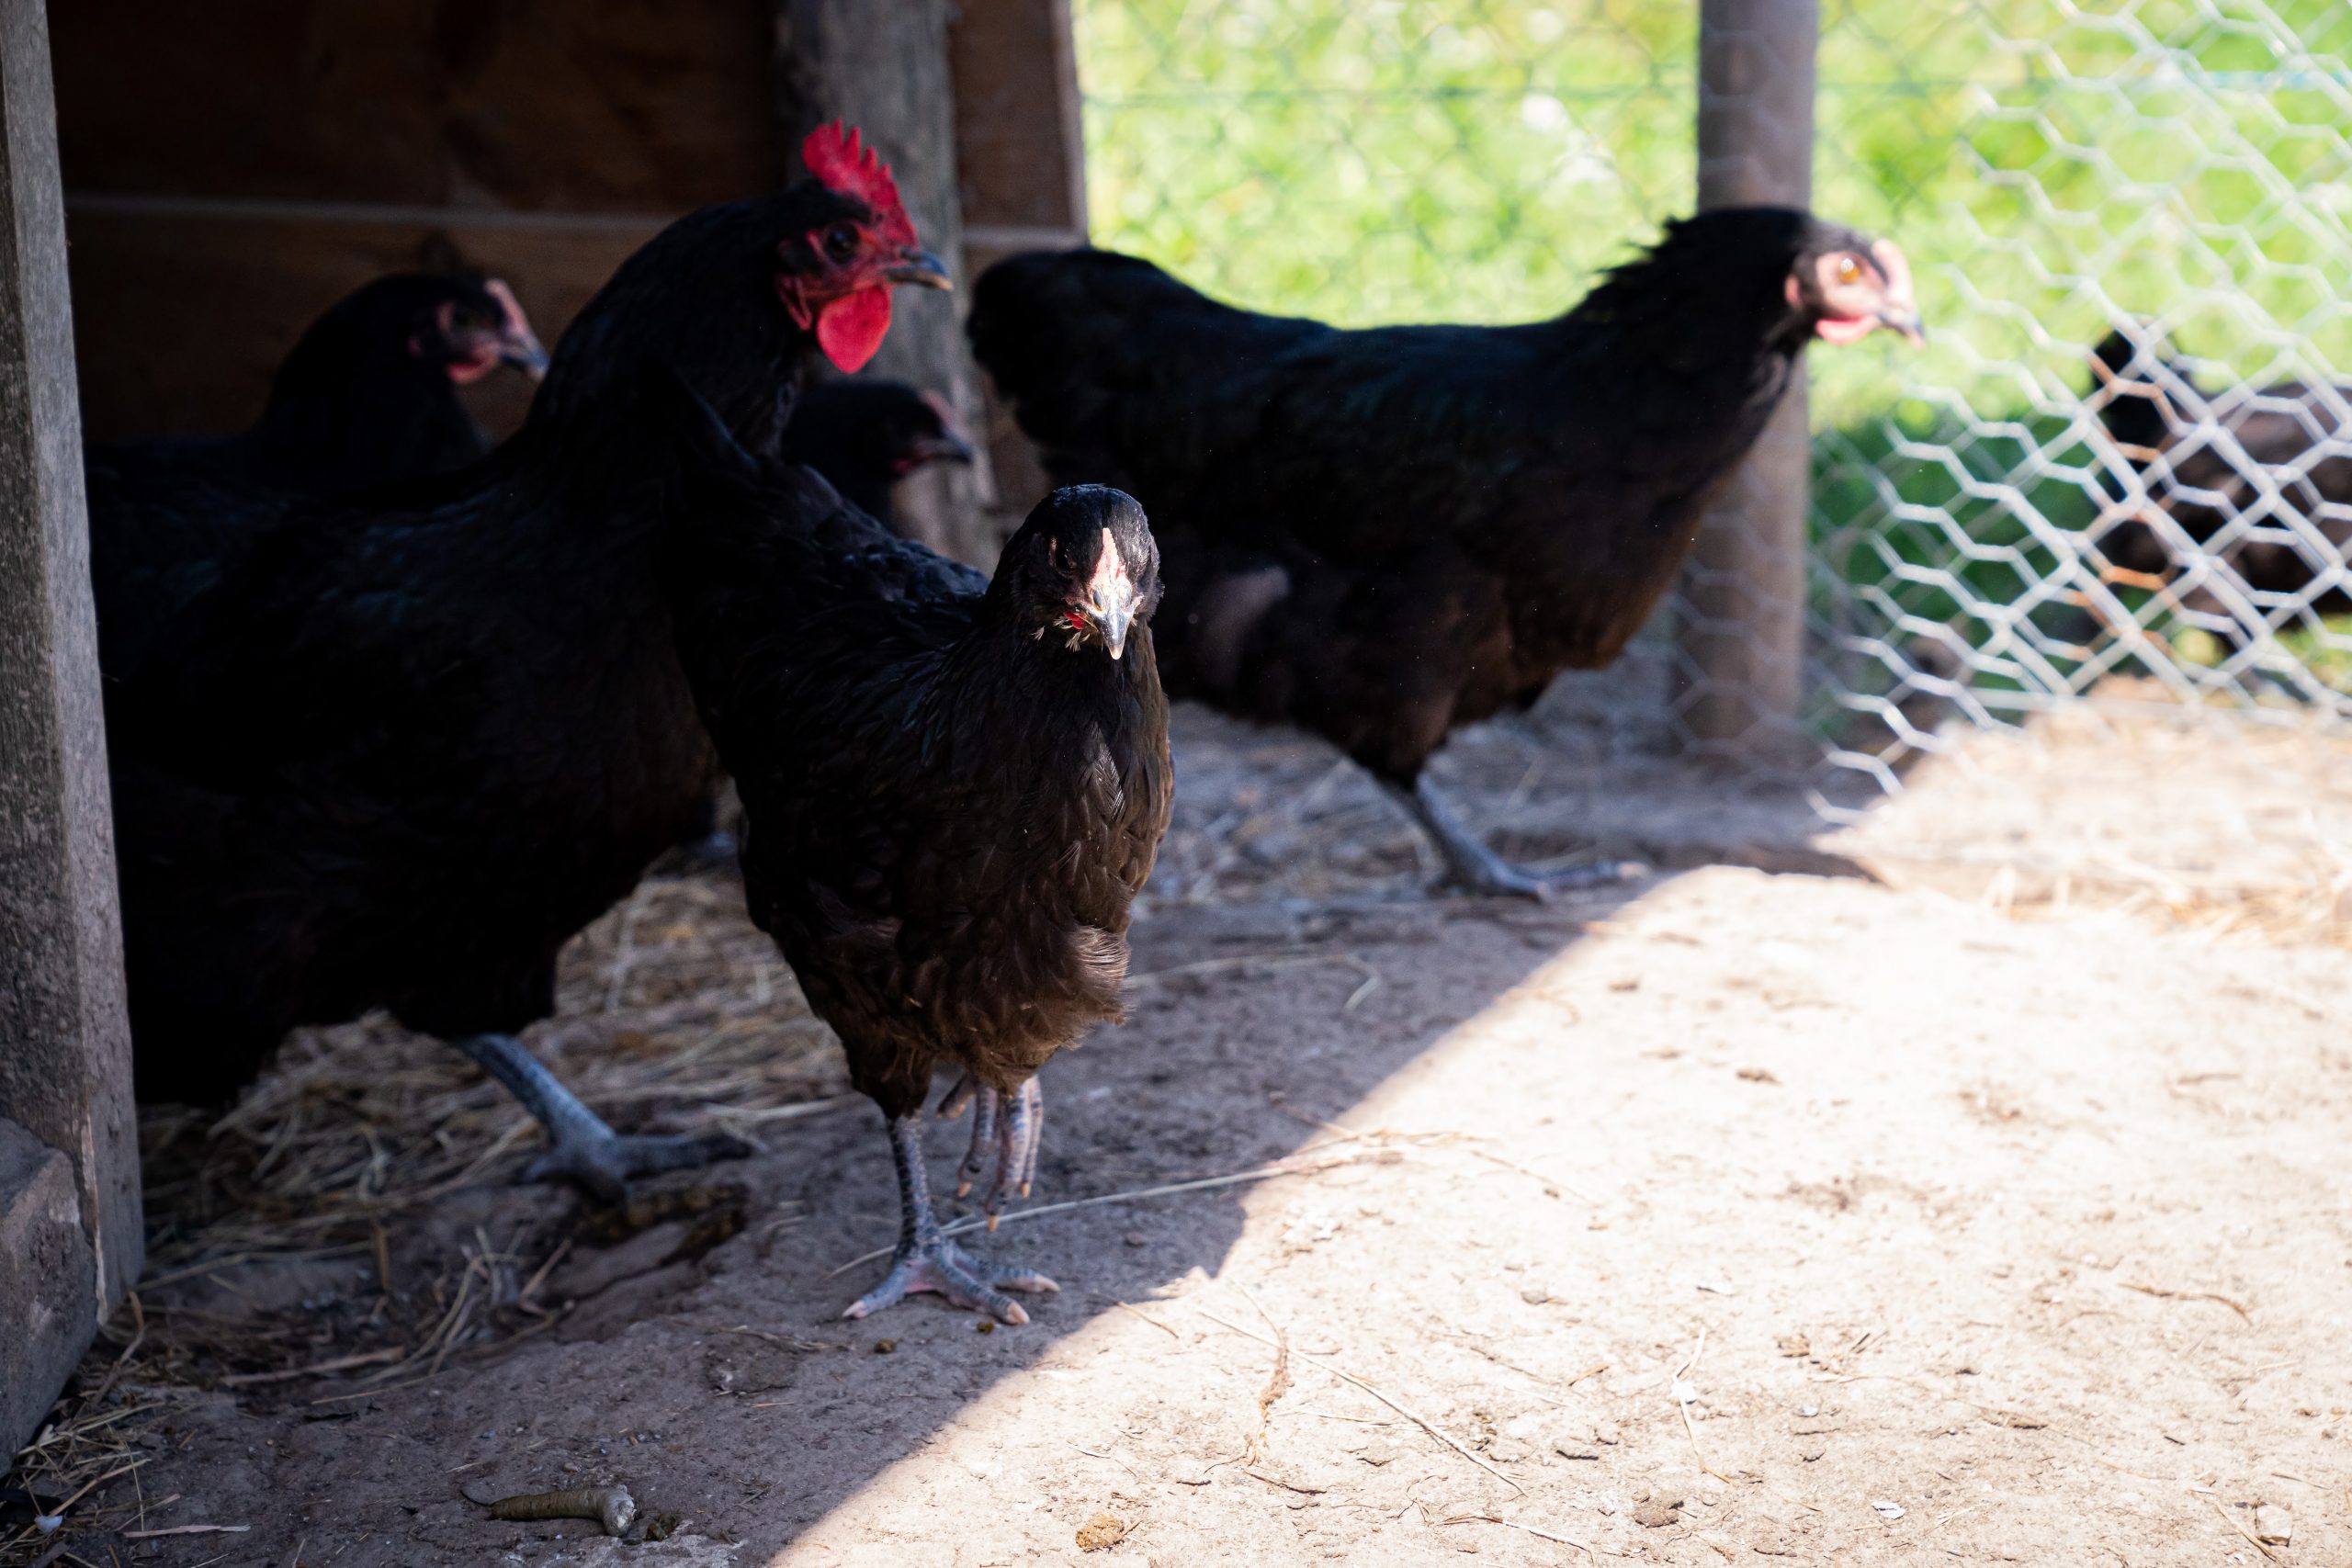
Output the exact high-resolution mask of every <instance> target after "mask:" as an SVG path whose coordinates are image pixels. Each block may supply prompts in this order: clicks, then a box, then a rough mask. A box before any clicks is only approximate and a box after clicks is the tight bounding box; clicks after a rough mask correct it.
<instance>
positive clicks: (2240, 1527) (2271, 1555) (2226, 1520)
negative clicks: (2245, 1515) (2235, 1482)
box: [2198, 1492, 2278, 1562]
mask: <svg viewBox="0 0 2352 1568" xmlns="http://www.w3.org/2000/svg"><path fill="white" fill-rule="evenodd" d="M2198 1495H2199V1496H2200V1497H2203V1498H2204V1499H2205V1501H2206V1502H2207V1503H2209V1504H2211V1505H2212V1508H2213V1511H2214V1512H2215V1513H2217V1514H2219V1515H2221V1516H2222V1523H2223V1524H2225V1525H2227V1526H2229V1527H2230V1528H2231V1529H2233V1530H2235V1531H2237V1532H2238V1534H2240V1535H2242V1536H2244V1537H2245V1543H2246V1544H2247V1545H2248V1546H2251V1547H2252V1548H2254V1549H2255V1550H2256V1551H2259V1552H2260V1553H2262V1555H2263V1556H2264V1557H2265V1558H2267V1559H2268V1560H2269V1561H2270V1562H2278V1553H2277V1552H2275V1551H2271V1550H2270V1549H2269V1548H2268V1547H2267V1546H2265V1545H2264V1544H2263V1543H2262V1538H2261V1537H2260V1536H2258V1535H2256V1534H2255V1533H2254V1532H2253V1531H2252V1530H2250V1529H2246V1528H2245V1525H2244V1524H2242V1523H2241V1522H2239V1520H2238V1519H2237V1518H2236V1517H2234V1516H2233V1515H2232V1514H2231V1512H2230V1511H2229V1510H2228V1509H2227V1508H2224V1507H2223V1506H2222V1500H2221V1499H2220V1498H2219V1497H2216V1496H2214V1495H2212V1494H2211V1493H2210V1492H2200V1493H2199V1494H2198Z"/></svg>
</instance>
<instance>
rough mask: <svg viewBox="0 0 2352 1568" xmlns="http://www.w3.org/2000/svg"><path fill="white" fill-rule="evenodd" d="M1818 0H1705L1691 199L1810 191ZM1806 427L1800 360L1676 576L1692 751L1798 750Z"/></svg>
mask: <svg viewBox="0 0 2352 1568" xmlns="http://www.w3.org/2000/svg"><path fill="white" fill-rule="evenodd" d="M1819 29H1820V16H1819V9H1818V5H1817V0H1702V4H1701V6H1700V13H1699V206H1700V207H1701V209H1710V208H1718V207H1745V206H1753V205H1758V204H1770V205H1777V206H1784V207H1806V206H1809V205H1811V202H1812V199H1813V85H1814V83H1813V78H1814V44H1815V38H1816V36H1817V35H1818V32H1819ZM1812 450H1813V448H1812V439H1811V434H1810V430H1809V425H1808V423H1807V411H1806V398H1805V385H1804V377H1803V374H1802V372H1800V374H1799V376H1798V377H1797V378H1796V379H1795V381H1794V382H1793V383H1792V385H1791V386H1790V388H1789V392H1788V396H1787V397H1786V398H1785V399H1784V400H1782V401H1781V406H1780V408H1779V409H1778V410H1777V411H1776V412H1774V414H1773V416H1772V419H1771V422H1770V423H1769V424H1767V425H1766V426H1765V428H1764V433H1763V434H1762V435H1761V436H1760V437H1759V438H1758V441H1757V443H1756V446H1755V448H1754V449H1753V450H1752V451H1751V452H1750V453H1749V454H1748V457H1747V461H1746V462H1745V463H1743V464H1742V465H1741V466H1740V468H1739V469H1738V471H1737V472H1736V473H1735V474H1734V475H1733V476H1732V478H1731V480H1730V482H1729V483H1728V484H1727V485H1726V486H1725V487H1724V491H1723V493H1722V494H1721V496H1720V497H1719V498H1718V499H1717V500H1716V502H1715V504H1714V505H1713V508H1712V509H1710V511H1709V513H1708V515H1707V519H1706V521H1705V523H1704V524H1703V525H1702V528H1701V531H1700V535H1699V541H1698V545H1697V547H1696V548H1694V549H1693V550H1692V551H1691V559H1690V561H1689V563H1688V564H1687V565H1686V566H1685V568H1684V570H1683V576H1682V591H1681V595H1680V601H1679V609H1678V611H1677V623H1678V624H1677V626H1676V637H1677V641H1678V642H1679V645H1680V654H1681V658H1680V660H1679V661H1678V664H1679V679H1678V682H1677V683H1678V687H1679V690H1678V692H1677V694H1676V699H1675V701H1676V707H1677V711H1678V716H1679V719H1680V721H1681V726H1682V729H1683V733H1684V739H1685V743H1686V746H1687V747H1688V749H1690V750H1695V751H1698V752H1701V753H1712V754H1716V755H1723V756H1726V757H1737V756H1756V755H1759V754H1773V753H1782V752H1787V753H1791V754H1794V753H1796V752H1797V751H1799V750H1801V749H1802V740H1803V737H1802V735H1801V734H1800V732H1799V730H1798V728H1797V716H1798V713H1799V710H1800V708H1801V706H1802V705H1803V701H1804V603H1805V518H1806V509H1807V506H1808V504H1809V501H1810V497H1811V493H1812Z"/></svg>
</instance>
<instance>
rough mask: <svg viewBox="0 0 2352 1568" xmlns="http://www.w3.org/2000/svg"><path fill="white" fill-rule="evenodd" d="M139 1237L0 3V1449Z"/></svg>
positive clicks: (80, 663)
mask: <svg viewBox="0 0 2352 1568" xmlns="http://www.w3.org/2000/svg"><path fill="white" fill-rule="evenodd" d="M143 1250H144V1241H143V1238H142V1236H141V1232H140V1205H139V1135H138V1122H137V1119H136V1116H135V1114H134V1112H133V1110H132V1105H131V1085H130V1024H129V1018H128V1013H127V1010H126V1009H125V1006H124V1001H123V988H122V931H121V923H120V917H119V911H118V909H117V908H116V902H115V863H114V829H113V823H112V819H111V814H110V807H109V803H108V798H107V762H106V717H105V710H104V708H103V706H102V705H101V702H100V699H99V694H98V659H97V627H96V618H95V616H94V615H93V613H92V609H91V602H90V547H89V531H88V523H87V520H86V516H85V510H84V502H83V495H82V433H81V422H80V420H79V418H78V416H77V414H76V412H75V409H74V347H73V312H72V310H71V307H70V305H69V303H68V301H67V297H66V283H65V217H64V209H63V207H62V203H61V200H60V196H59V185H58V173H57V115H56V109H55V106H54V103H53V101H52V98H51V87H50V75H49V31H48V23H47V18H46V16H45V13H44V11H43V8H42V0H0V1444H5V1449H0V1451H6V1452H13V1451H14V1450H15V1449H16V1446H17V1443H19V1442H21V1441H22V1440H23V1438H24V1437H25V1436H26V1435H27V1434H28V1433H29V1432H30V1431H31V1429H32V1425H33V1423H34V1422H36V1421H38V1420H39V1419H40V1416H42V1415H43V1414H44V1413H45V1412H46V1411H47V1409H48V1407H49V1403H50V1401H51V1399H52V1398H54V1397H55V1395H56V1393H57V1389H58V1387H59V1386H60V1384H62V1382H63V1381H64V1379H65V1376H66V1374H67V1373H68V1372H70V1371H73V1368H74V1362H75V1361H76V1360H77V1359H79V1357H80V1356H81V1353H82V1351H83V1350H84V1349H85V1348H87V1347H88V1345H89V1343H90V1339H91V1337H92V1336H93V1334H95V1332H96V1327H97V1321H98V1317H99V1315H100V1314H101V1313H103V1312H104V1311H105V1310H106V1308H107V1307H108V1306H110V1305H111V1304H112V1303H115V1302H117V1301H119V1300H120V1299H121V1297H122V1294H123V1292H125V1291H127V1290H128V1289H129V1288H130V1283H131V1281H132V1280H135V1279H136V1278H137V1276H138V1273H139V1268H140V1262H141V1257H142V1256H143Z"/></svg>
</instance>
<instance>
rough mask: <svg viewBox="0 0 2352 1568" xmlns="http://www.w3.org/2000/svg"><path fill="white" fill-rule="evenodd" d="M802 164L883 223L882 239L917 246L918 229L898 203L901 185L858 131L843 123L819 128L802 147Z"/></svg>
mask: <svg viewBox="0 0 2352 1568" xmlns="http://www.w3.org/2000/svg"><path fill="white" fill-rule="evenodd" d="M800 161H801V162H802V163H804V164H808V165H809V173H810V174H812V175H816V176H817V178H818V180H819V182H820V183H821V184H822V185H823V186H825V188H826V189H828V190H835V191H839V192H841V193H842V195H843V196H854V197H857V199H858V200H860V201H862V202H864V203H865V205H866V206H867V207H868V208H870V209H872V210H873V212H874V216H875V217H876V218H877V219H879V220H881V225H882V234H883V237H884V238H885V239H887V240H888V241H890V242H891V243H894V244H901V245H911V244H913V243H915V226H914V225H913V224H912V223H910V222H909V221H908V220H907V210H906V209H905V208H904V207H902V206H900V205H899V182H898V181H896V180H894V179H892V178H891V177H890V166H889V165H888V164H885V163H884V162H883V161H882V158H881V154H879V153H877V152H875V151H874V149H872V148H871V147H868V146H865V144H864V143H863V142H862V141H859V139H858V134H857V131H856V130H855V128H854V127H852V126H849V125H845V124H843V123H842V121H840V120H838V119H837V120H835V121H833V122H832V123H831V125H820V126H819V127H818V128H817V129H816V130H812V131H810V132H809V140H807V141H803V142H802V143H801V144H800Z"/></svg>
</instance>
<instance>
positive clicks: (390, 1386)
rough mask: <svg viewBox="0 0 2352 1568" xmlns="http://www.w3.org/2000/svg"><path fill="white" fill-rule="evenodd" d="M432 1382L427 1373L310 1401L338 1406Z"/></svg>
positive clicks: (431, 1377) (430, 1374)
mask: <svg viewBox="0 0 2352 1568" xmlns="http://www.w3.org/2000/svg"><path fill="white" fill-rule="evenodd" d="M518 1337H519V1336H518ZM432 1381H433V1374H432V1373H431V1372H427V1373H425V1374H424V1376H423V1377H421V1378H411V1379H409V1380H408V1382H384V1383H378V1384H376V1385H375V1386H374V1387H373V1388H362V1389H354V1390H353V1391H352V1392H351V1393H331V1394H328V1395H327V1396H326V1397H325V1398H324V1399H314V1400H312V1401H311V1404H342V1403H343V1402H344V1401H345V1400H348V1399H373V1398H375V1397H376V1396H377V1395H378V1394H379V1393H395V1392H397V1391H398V1390H401V1389H404V1388H414V1387H415V1386H416V1385H417V1384H419V1383H422V1382H432Z"/></svg>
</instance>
